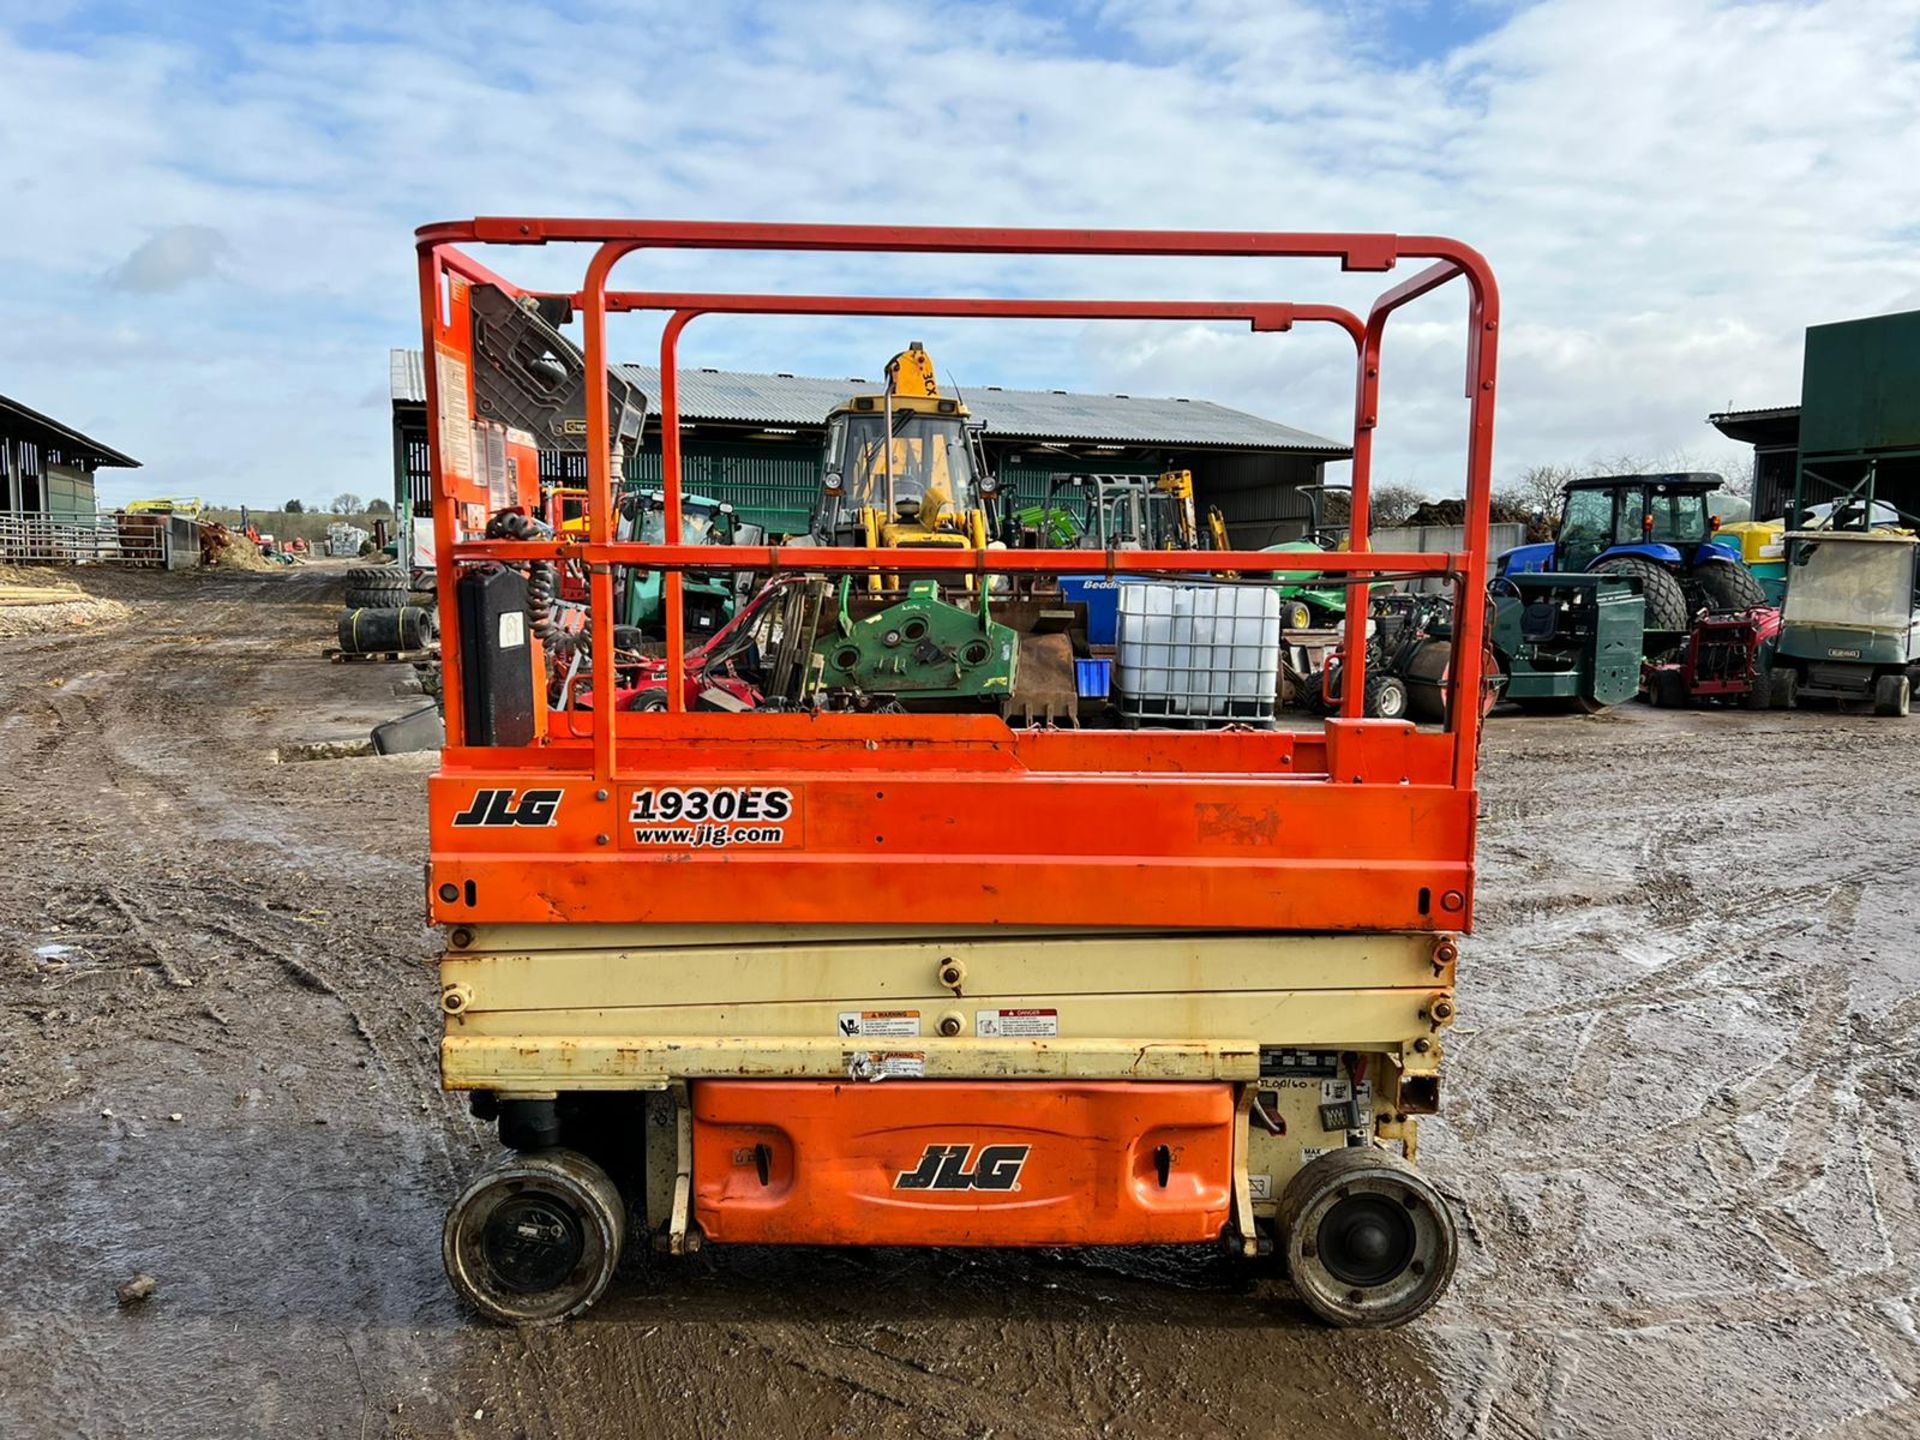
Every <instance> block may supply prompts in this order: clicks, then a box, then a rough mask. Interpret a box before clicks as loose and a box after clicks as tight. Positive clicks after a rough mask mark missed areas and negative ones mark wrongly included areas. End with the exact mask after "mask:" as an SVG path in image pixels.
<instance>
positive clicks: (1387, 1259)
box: [1279, 1145, 1459, 1328]
mask: <svg viewBox="0 0 1920 1440" xmlns="http://www.w3.org/2000/svg"><path fill="white" fill-rule="evenodd" d="M1279 1229H1280V1233H1281V1246H1282V1253H1283V1254H1284V1255H1285V1256H1286V1261H1287V1274H1288V1276H1289V1277H1290V1278H1291V1279H1292V1281H1293V1286H1294V1289H1295V1290H1297V1291H1298V1292H1299V1294H1300V1298H1301V1299H1302V1300H1303V1301H1305V1302H1306V1305H1307V1307H1308V1308H1309V1309H1310V1310H1312V1311H1313V1313H1314V1314H1316V1315H1318V1316H1319V1317H1320V1318H1321V1319H1322V1320H1325V1321H1327V1322H1328V1323H1329V1324H1332V1325H1353V1326H1370V1327H1376V1328H1378V1327H1385V1326H1391V1325H1404V1324H1405V1323H1406V1322H1407V1321H1409V1320H1411V1319H1413V1318H1414V1317H1415V1316H1417V1315H1419V1314H1421V1313H1423V1312H1424V1311H1426V1310H1427V1309H1428V1308H1429V1307H1430V1306H1432V1305H1433V1303H1434V1302H1435V1301H1436V1300H1438V1299H1439V1298H1440V1293H1441V1292H1442V1291H1443V1290H1445V1289H1446V1288H1447V1282H1448V1281H1449V1280H1450V1279H1452V1278H1453V1266H1454V1261H1455V1258H1456V1256H1457V1254H1458V1251H1459V1240H1458V1238H1457V1236H1456V1234H1455V1232H1454V1224H1453V1216H1452V1214H1451V1213H1449V1211H1448V1210H1447V1203H1446V1201H1445V1200H1444V1199H1442V1198H1441V1195H1440V1192H1439V1191H1438V1190H1436V1189H1434V1188H1433V1186H1432V1184H1430V1183H1429V1182H1428V1181H1427V1179H1426V1178H1425V1177H1424V1176H1423V1175H1421V1174H1420V1172H1419V1171H1417V1170H1415V1169H1414V1168H1413V1167H1412V1166H1411V1165H1409V1164H1407V1163H1406V1162H1405V1161H1404V1160H1401V1159H1399V1158H1398V1157H1397V1156H1394V1155H1391V1154H1389V1153H1388V1152H1387V1151H1385V1150H1381V1149H1378V1148H1377V1147H1375V1146H1372V1145H1354V1146H1348V1147H1347V1148H1345V1149H1340V1150H1329V1151H1328V1152H1327V1153H1326V1154H1324V1155H1320V1156H1317V1157H1316V1158H1314V1159H1312V1160H1310V1161H1308V1162H1307V1163H1306V1164H1305V1165H1303V1166H1301V1167H1300V1169H1299V1171H1298V1172H1296V1173H1295V1175H1294V1177H1293V1179H1292V1180H1290V1181H1288V1182H1287V1188H1286V1190H1285V1192H1284V1193H1283V1194H1282V1195H1281V1197H1280V1212H1279Z"/></svg>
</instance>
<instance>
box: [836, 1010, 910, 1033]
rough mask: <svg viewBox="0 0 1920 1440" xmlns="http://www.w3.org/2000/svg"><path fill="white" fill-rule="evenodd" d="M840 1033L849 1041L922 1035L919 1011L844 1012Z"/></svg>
mask: <svg viewBox="0 0 1920 1440" xmlns="http://www.w3.org/2000/svg"><path fill="white" fill-rule="evenodd" d="M839 1028H840V1033H841V1034H842V1035H845V1036H846V1037H847V1038H848V1039H861V1040H869V1039H880V1040H887V1039H899V1038H901V1037H903V1036H914V1035H918V1034H919V1033H920V1012H919V1011H918V1010H842V1011H841V1012H840V1026H839Z"/></svg>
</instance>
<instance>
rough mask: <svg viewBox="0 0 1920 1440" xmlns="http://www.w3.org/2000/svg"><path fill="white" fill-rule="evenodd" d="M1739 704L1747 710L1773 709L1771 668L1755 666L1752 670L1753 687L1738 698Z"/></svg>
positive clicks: (1762, 665) (1763, 665)
mask: <svg viewBox="0 0 1920 1440" xmlns="http://www.w3.org/2000/svg"><path fill="white" fill-rule="evenodd" d="M1740 704H1741V706H1742V707H1743V708H1744V709H1747V710H1771V709H1772V708H1773V670H1772V667H1771V666H1768V665H1765V664H1761V665H1756V666H1755V667H1754V670H1753V687H1752V688H1751V689H1750V690H1748V691H1747V693H1746V694H1745V695H1742V696H1741V697H1740Z"/></svg>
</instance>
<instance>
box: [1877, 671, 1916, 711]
mask: <svg viewBox="0 0 1920 1440" xmlns="http://www.w3.org/2000/svg"><path fill="white" fill-rule="evenodd" d="M1912 703H1913V686H1912V685H1911V684H1910V683H1909V682H1908V680H1907V677H1906V676H1905V675H1904V674H1894V675H1882V676H1881V677H1880V678H1879V679H1878V680H1876V681H1874V682H1873V713H1874V714H1876V715H1905V714H1906V713H1907V712H1908V710H1909V709H1910V708H1911V707H1912Z"/></svg>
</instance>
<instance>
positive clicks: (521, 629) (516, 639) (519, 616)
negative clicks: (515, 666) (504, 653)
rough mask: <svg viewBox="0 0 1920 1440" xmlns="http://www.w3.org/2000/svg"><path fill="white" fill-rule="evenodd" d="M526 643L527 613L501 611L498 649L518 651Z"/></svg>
mask: <svg viewBox="0 0 1920 1440" xmlns="http://www.w3.org/2000/svg"><path fill="white" fill-rule="evenodd" d="M526 643H527V613H526V611H524V610H507V611H503V612H502V613H501V616H500V648H501V649H502V650H518V649H519V648H520V647H521V646H522V645H524V644H526Z"/></svg>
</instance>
